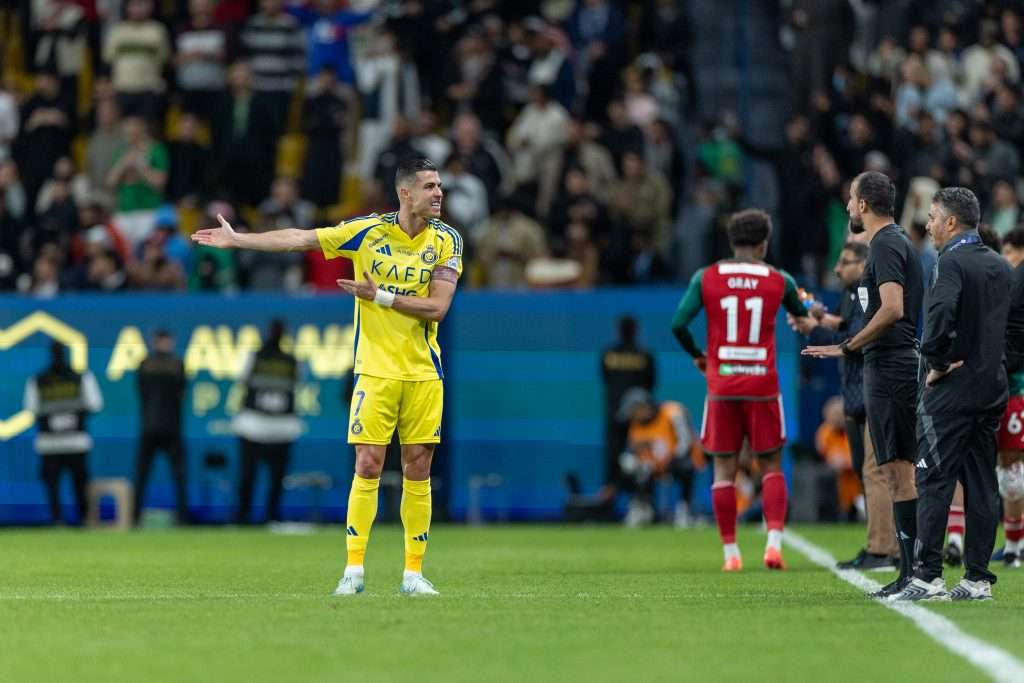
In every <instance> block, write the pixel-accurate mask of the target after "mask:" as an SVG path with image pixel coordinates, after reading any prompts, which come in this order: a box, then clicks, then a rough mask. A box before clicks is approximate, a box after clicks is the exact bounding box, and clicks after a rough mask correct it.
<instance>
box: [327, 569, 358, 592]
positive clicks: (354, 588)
mask: <svg viewBox="0 0 1024 683" xmlns="http://www.w3.org/2000/svg"><path fill="white" fill-rule="evenodd" d="M363 588H364V585H363V568H362V567H345V575H344V576H342V577H341V581H338V587H337V588H335V589H334V593H332V595H334V597H336V598H340V597H344V596H346V595H358V594H359V593H362V592H363Z"/></svg>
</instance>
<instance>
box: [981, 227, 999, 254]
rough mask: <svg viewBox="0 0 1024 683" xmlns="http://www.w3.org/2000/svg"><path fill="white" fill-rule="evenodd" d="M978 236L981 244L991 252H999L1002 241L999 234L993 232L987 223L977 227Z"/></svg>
mask: <svg viewBox="0 0 1024 683" xmlns="http://www.w3.org/2000/svg"><path fill="white" fill-rule="evenodd" d="M978 235H979V236H980V237H981V243H982V244H984V245H985V246H986V247H988V248H989V249H991V250H992V251H994V252H999V250H1001V249H1002V248H1003V241H1002V240H1001V239H999V233H997V232H996V231H995V230H993V229H992V226H990V225H989V224H988V223H982V224H981V225H979V226H978Z"/></svg>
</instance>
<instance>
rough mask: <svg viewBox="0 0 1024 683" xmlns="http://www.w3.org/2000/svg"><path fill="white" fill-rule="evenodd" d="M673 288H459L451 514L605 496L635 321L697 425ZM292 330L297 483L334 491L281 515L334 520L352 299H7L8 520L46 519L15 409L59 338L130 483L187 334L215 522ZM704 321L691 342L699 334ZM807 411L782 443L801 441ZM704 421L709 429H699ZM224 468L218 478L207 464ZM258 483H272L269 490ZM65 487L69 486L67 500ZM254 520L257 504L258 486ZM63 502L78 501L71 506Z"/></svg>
mask: <svg viewBox="0 0 1024 683" xmlns="http://www.w3.org/2000/svg"><path fill="white" fill-rule="evenodd" d="M679 296H680V292H679V291H678V290H674V289H667V288H666V289H649V290H648V289H644V290H610V291H598V292H586V293H584V292H580V293H573V292H570V293H564V292H563V293H541V294H538V293H530V294H505V293H502V294H499V293H475V292H468V291H466V292H460V293H459V294H458V296H457V297H456V301H455V304H454V306H453V308H452V311H451V312H450V313H449V316H448V319H447V320H446V321H445V322H444V324H443V325H442V327H441V331H440V335H439V339H440V342H441V345H442V349H443V353H442V361H443V363H444V366H445V372H446V410H445V427H444V440H445V443H444V445H443V446H442V448H441V449H440V450H439V453H438V458H437V468H436V473H437V477H438V479H440V480H441V481H439V482H438V483H439V484H441V486H439V487H438V489H439V491H438V493H439V499H440V500H441V502H442V503H445V502H446V503H447V505H446V507H447V510H448V512H449V513H450V515H451V517H452V518H454V519H457V520H459V519H465V518H466V517H467V516H470V515H473V514H478V513H479V514H483V515H485V516H488V517H500V518H508V519H526V520H550V519H557V518H559V517H560V516H561V512H562V508H563V506H564V503H565V500H566V491H565V487H564V478H565V474H566V473H568V472H575V473H577V474H578V475H579V476H580V478H581V481H582V482H583V484H584V487H585V488H586V489H588V490H595V489H596V488H597V487H598V486H599V485H600V483H601V479H602V477H603V471H604V456H603V445H602V438H603V430H604V427H603V425H604V415H603V411H604V395H603V387H602V384H601V379H600V370H599V359H600V352H601V350H602V349H603V348H604V347H606V346H608V345H609V344H611V343H612V342H613V340H614V331H615V323H616V320H617V319H618V317H619V316H621V315H623V314H627V313H628V314H630V315H633V316H634V317H636V318H637V320H638V321H639V323H640V341H641V343H642V344H643V345H645V346H647V347H648V348H650V349H651V350H652V351H653V352H654V354H655V357H656V360H657V365H658V385H657V391H656V394H657V397H658V398H661V399H674V400H678V401H681V402H683V403H684V404H685V405H686V406H687V407H688V408H689V410H690V413H691V415H693V418H694V421H695V422H696V421H698V420H699V419H700V416H701V414H702V409H703V399H704V383H703V379H702V377H701V376H700V375H699V374H698V373H697V371H696V370H695V369H694V368H693V366H692V364H691V363H690V362H689V359H688V358H686V357H685V355H684V354H682V353H681V352H680V351H679V350H678V346H677V344H676V342H675V340H674V338H673V337H672V335H671V332H670V330H669V329H668V328H669V320H670V318H671V315H672V313H673V311H674V310H675V307H676V304H677V303H678V299H679ZM275 317H281V318H284V319H285V320H286V322H287V324H288V327H289V331H290V334H289V340H288V343H289V345H290V346H291V348H293V349H294V352H295V353H296V355H297V357H298V358H299V360H300V361H302V367H303V376H302V381H301V385H300V387H299V391H298V396H297V408H298V412H299V414H300V416H301V418H302V420H303V424H304V426H305V432H304V435H303V436H302V438H301V439H300V440H299V441H298V442H297V443H296V444H295V446H294V448H293V455H292V462H291V466H290V471H291V472H293V473H294V472H309V471H318V472H324V473H326V474H328V475H329V476H331V477H332V479H333V480H334V486H333V487H332V488H331V489H330V490H329V491H327V492H326V494H324V495H322V496H319V497H316V496H314V494H313V493H311V492H309V491H302V490H294V491H288V492H286V494H285V499H284V512H285V517H287V518H295V519H303V518H308V517H309V516H310V515H311V514H312V512H313V508H316V510H317V512H318V514H319V516H320V518H321V519H326V520H341V519H343V516H344V507H345V505H346V500H347V492H348V485H349V482H350V480H351V471H352V451H351V448H350V447H348V446H347V445H346V443H345V436H346V426H347V404H345V401H344V385H345V380H346V376H347V373H348V372H349V371H350V369H351V365H352V343H353V328H352V302H351V300H350V299H348V298H347V297H344V296H341V295H330V296H325V295H318V296H313V297H286V296H234V297H225V296H208V295H202V296H200V295H141V294H140V295H119V296H86V295H75V296H62V297H60V298H58V299H54V300H37V299H31V298H24V297H0V371H2V377H3V383H2V384H0V523H14V522H17V523H33V522H42V521H44V520H46V519H47V516H48V513H47V511H46V507H45V502H44V497H43V488H42V485H41V483H40V482H39V480H38V456H36V455H35V453H34V451H33V449H32V436H33V434H34V428H33V426H32V420H31V416H29V415H27V414H25V413H23V412H22V411H21V406H22V394H23V389H24V384H25V381H26V380H27V379H28V378H29V377H30V376H31V375H32V374H34V373H36V372H39V371H40V370H41V369H42V368H43V367H44V366H45V365H46V363H47V346H48V344H49V342H50V339H54V338H55V339H58V340H59V341H61V342H62V343H65V344H66V345H68V346H69V348H70V354H69V357H70V359H71V361H72V364H73V365H74V366H75V367H76V368H78V369H86V368H87V369H88V370H90V371H91V372H92V373H93V374H94V375H95V376H96V378H97V379H98V380H99V384H100V388H101V390H102V393H103V397H104V403H105V405H104V409H103V411H102V412H101V413H99V414H98V415H96V416H94V417H92V418H91V420H90V423H89V428H90V431H91V432H92V434H93V437H94V439H95V442H96V447H95V449H94V451H93V453H92V454H91V456H90V472H91V475H92V476H96V477H109V476H120V477H128V478H131V477H132V474H133V471H134V457H135V456H134V453H135V447H136V441H137V438H138V430H139V409H138V400H137V394H136V384H135V369H136V368H137V367H138V365H139V363H140V362H141V361H142V359H143V358H144V357H145V354H146V350H147V347H148V345H149V341H150V338H151V334H152V332H153V331H154V330H155V329H156V328H159V327H162V328H166V329H168V330H170V331H171V332H172V333H173V334H174V335H175V337H176V341H177V351H178V353H179V354H181V355H182V356H183V358H184V360H185V366H186V373H187V375H188V379H189V387H188V391H187V396H186V405H185V409H184V415H185V417H184V424H183V428H184V434H185V437H186V444H187V449H188V457H189V467H188V470H189V486H188V489H189V498H190V505H191V507H192V509H193V512H194V514H195V515H196V516H197V517H198V518H200V519H205V520H211V521H217V520H226V519H229V518H230V516H231V513H232V510H233V507H234V505H235V492H234V484H235V481H236V479H237V464H236V463H237V443H236V439H235V437H234V436H233V435H232V433H231V429H230V421H231V417H232V415H233V414H234V413H235V412H237V410H238V407H239V404H240V402H241V398H242V392H241V387H240V386H239V385H238V383H237V381H236V380H237V376H238V373H239V371H240V369H241V367H242V365H243V363H244V362H245V358H246V357H247V355H248V353H250V352H251V351H252V350H254V349H255V348H256V347H257V346H258V344H259V340H260V338H261V336H262V334H263V331H264V330H265V329H266V327H267V324H268V323H269V321H270V320H271V319H272V318H275ZM702 326H703V318H701V319H699V320H698V322H697V329H696V330H695V331H696V334H697V336H698V338H700V337H702V336H703V327H702ZM779 330H780V331H779V353H778V359H779V366H780V379H781V383H782V387H783V398H784V401H785V403H786V405H787V406H794V407H795V405H796V395H795V394H796V386H797V383H796V382H797V377H796V372H797V361H798V353H799V352H798V348H797V343H796V339H795V337H794V335H792V333H790V331H789V330H788V328H786V327H785V325H780V326H779ZM797 416H798V412H797V411H796V410H790V411H787V431H788V432H789V433H791V434H795V433H798V430H797V427H798V425H797ZM695 426H699V424H696V425H695ZM214 452H219V453H223V454H225V455H226V456H227V458H228V460H229V466H228V468H227V469H226V470H220V471H210V470H208V469H206V468H205V467H204V465H203V462H204V456H205V455H207V454H209V453H214ZM168 477H169V471H168V470H167V469H166V467H165V466H164V465H163V464H162V463H161V464H159V465H158V467H157V469H156V471H155V473H154V476H153V479H152V481H151V484H150V488H149V492H148V495H147V498H146V500H147V504H149V505H154V506H163V507H170V506H171V505H172V503H173V500H172V488H171V486H170V483H169V481H168ZM260 486H261V487H262V484H261V485H260ZM65 493H67V492H65ZM256 500H257V505H256V514H257V515H258V514H260V513H261V512H262V510H261V509H260V506H259V504H258V501H261V500H262V497H261V496H260V492H259V490H258V491H257V496H256ZM65 501H66V502H68V503H69V502H70V498H69V497H68V496H67V495H66V496H65Z"/></svg>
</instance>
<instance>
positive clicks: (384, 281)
mask: <svg viewBox="0 0 1024 683" xmlns="http://www.w3.org/2000/svg"><path fill="white" fill-rule="evenodd" d="M316 235H317V238H318V239H319V241H320V248H321V249H322V250H323V252H324V258H326V259H334V258H338V257H339V256H346V257H348V258H350V259H352V264H353V266H354V271H355V278H356V279H357V280H359V279H362V277H363V273H364V272H366V273H369V274H370V277H371V278H373V280H374V282H376V283H377V286H378V287H380V288H381V289H385V290H387V291H389V292H393V293H395V294H401V295H404V296H420V297H425V296H429V295H430V280H431V277H432V275H433V272H434V268H437V267H446V268H451V269H453V270H454V271H455V272H456V273H458V274H459V275H462V237H461V236H460V235H459V233H458V232H456V230H455V229H454V228H452V227H451V226H450V225H447V224H445V223H443V222H441V221H439V220H435V219H430V220H428V221H427V227H426V228H424V229H423V231H422V232H421V233H420V234H418V235H416V237H409V235H407V234H406V233H405V232H404V231H403V230H402V228H401V227H399V225H398V213H397V212H391V213H383V214H375V213H372V214H370V215H368V216H359V217H358V218H352V219H350V220H347V221H343V222H341V223H339V224H338V225H336V226H334V227H333V228H319V229H318V230H317V231H316ZM354 346H355V366H354V369H353V372H354V373H355V374H357V375H370V376H372V377H383V378H386V379H400V380H406V381H413V382H421V381H424V380H431V379H443V378H444V372H443V371H442V369H441V348H440V347H439V346H438V344H437V323H435V322H430V321H426V320H420V319H419V318H415V317H413V316H411V315H409V314H407V313H402V312H401V311H397V310H395V309H394V308H384V307H382V306H378V305H377V304H375V303H373V302H372V301H366V300H364V299H360V298H358V297H357V298H356V300H355V342H354Z"/></svg>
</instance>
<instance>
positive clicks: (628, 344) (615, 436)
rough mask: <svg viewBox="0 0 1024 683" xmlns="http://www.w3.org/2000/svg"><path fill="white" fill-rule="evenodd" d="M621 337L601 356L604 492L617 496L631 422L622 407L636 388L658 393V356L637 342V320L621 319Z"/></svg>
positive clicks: (626, 317) (627, 317)
mask: <svg viewBox="0 0 1024 683" xmlns="http://www.w3.org/2000/svg"><path fill="white" fill-rule="evenodd" d="M618 325H619V338H618V341H616V343H615V344H614V345H613V346H611V347H610V348H608V349H606V350H605V352H604V353H603V354H601V377H602V379H604V388H605V415H604V420H605V423H604V424H605V437H604V439H605V443H604V445H605V478H606V481H607V482H608V485H607V486H606V488H605V491H603V492H602V493H604V494H606V495H611V496H614V493H615V492H616V491H617V490H618V485H619V478H620V471H619V456H620V455H621V454H622V452H623V451H625V450H626V435H627V434H628V433H629V419H628V418H627V419H620V416H619V404H621V403H622V397H623V396H625V395H626V392H627V391H629V390H630V389H633V388H634V387H640V388H642V389H646V390H647V391H648V392H649V393H653V391H654V382H655V365H654V355H653V354H652V353H651V352H650V351H648V350H647V349H644V348H641V347H640V346H639V345H638V344H637V342H636V333H637V324H636V319H634V318H631V317H629V316H623V317H622V318H620V319H619V324H618Z"/></svg>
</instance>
